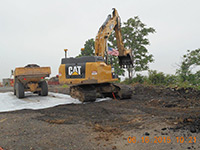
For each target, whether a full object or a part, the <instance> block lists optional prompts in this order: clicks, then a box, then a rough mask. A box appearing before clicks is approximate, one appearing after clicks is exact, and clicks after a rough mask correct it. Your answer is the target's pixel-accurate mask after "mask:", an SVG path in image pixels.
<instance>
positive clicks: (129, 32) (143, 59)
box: [109, 16, 155, 79]
mask: <svg viewBox="0 0 200 150" xmlns="http://www.w3.org/2000/svg"><path fill="white" fill-rule="evenodd" d="M121 31H122V38H123V42H124V46H125V48H127V49H131V50H132V55H133V64H134V68H132V69H131V68H129V69H128V72H129V79H131V78H132V76H133V75H134V73H135V72H137V71H144V70H148V69H149V66H148V64H149V63H150V62H153V55H152V54H149V53H148V50H147V48H146V46H147V45H150V42H149V39H148V38H147V36H148V35H149V34H150V33H155V29H154V28H152V27H147V26H146V25H145V24H144V23H143V22H141V21H140V19H139V17H137V16H136V17H134V18H130V19H128V20H127V22H124V26H123V27H122V28H121ZM109 41H110V43H111V44H110V45H111V46H112V47H113V48H117V42H116V38H115V36H114V34H112V35H111V36H110V37H109Z"/></svg>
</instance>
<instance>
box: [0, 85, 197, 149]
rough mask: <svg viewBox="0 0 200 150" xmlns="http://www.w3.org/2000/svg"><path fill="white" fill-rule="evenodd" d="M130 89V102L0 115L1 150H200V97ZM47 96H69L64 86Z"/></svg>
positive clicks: (138, 87) (146, 88)
mask: <svg viewBox="0 0 200 150" xmlns="http://www.w3.org/2000/svg"><path fill="white" fill-rule="evenodd" d="M131 88H132V89H133V95H132V98H131V99H128V100H115V99H113V100H109V101H103V102H99V103H87V104H70V105H60V106H56V107H53V108H48V109H43V110H20V111H14V112H7V113H0V147H2V148H3V149H6V150H29V149H30V150H46V149H48V150H51V149H52V150H65V149H66V150H68V149H69V150H70V149H75V150H76V149H77V150H79V149H86V150H87V149H88V150H91V149H113V150H115V149H119V150H122V149H125V150H126V149H127V150H128V149H139V150H140V149H141V150H142V149H149V150H151V149H152V150H154V149H155V150H165V149H180V150H181V149H200V143H199V142H200V92H199V91H195V90H193V89H177V88H164V87H155V86H154V87H153V86H144V85H139V84H137V85H134V86H131ZM49 90H50V91H53V92H59V93H68V92H69V90H68V88H67V87H65V88H64V86H50V87H49ZM0 91H1V89H0ZM3 92H5V90H4V91H3Z"/></svg>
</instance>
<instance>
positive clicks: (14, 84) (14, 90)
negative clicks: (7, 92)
mask: <svg viewBox="0 0 200 150" xmlns="http://www.w3.org/2000/svg"><path fill="white" fill-rule="evenodd" d="M14 95H16V83H15V84H14Z"/></svg>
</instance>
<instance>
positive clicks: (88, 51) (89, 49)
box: [77, 38, 95, 57]
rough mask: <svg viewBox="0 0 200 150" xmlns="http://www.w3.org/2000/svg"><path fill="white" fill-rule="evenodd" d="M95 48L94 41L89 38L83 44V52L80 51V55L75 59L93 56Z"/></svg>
mask: <svg viewBox="0 0 200 150" xmlns="http://www.w3.org/2000/svg"><path fill="white" fill-rule="evenodd" d="M94 51H95V46H94V39H93V38H91V39H89V40H87V41H86V42H85V44H84V50H81V54H80V55H78V56H77V57H81V56H94Z"/></svg>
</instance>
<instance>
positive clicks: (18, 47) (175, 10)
mask: <svg viewBox="0 0 200 150" xmlns="http://www.w3.org/2000/svg"><path fill="white" fill-rule="evenodd" d="M199 6H200V1H199V0H151V1H150V0H123V1H122V0H83V1H78V0H0V80H1V79H2V78H8V77H10V72H11V69H14V68H15V67H21V66H25V65H26V64H29V63H37V64H39V65H40V66H51V69H52V75H51V76H54V75H56V74H58V68H59V65H60V62H61V58H62V57H64V51H63V50H64V49H65V48H67V49H69V56H76V55H78V54H79V53H80V49H81V48H82V47H83V46H84V43H85V41H86V40H88V39H90V38H95V36H96V34H97V32H98V29H99V27H100V26H101V25H102V23H103V22H104V21H105V19H106V17H107V15H108V14H110V13H111V12H112V8H116V9H117V10H118V12H119V15H120V17H121V20H122V22H125V21H127V20H128V19H129V18H131V17H134V16H139V18H140V20H141V21H142V22H144V23H145V24H146V25H147V26H148V27H153V28H155V29H156V33H155V34H152V35H150V36H149V40H150V42H151V45H150V46H148V50H149V53H151V54H153V56H154V59H155V62H154V63H152V64H151V65H150V69H156V70H158V71H162V72H164V73H168V74H173V73H175V71H176V69H177V68H178V64H179V63H180V62H181V56H183V54H185V53H186V51H187V50H188V49H189V50H194V49H197V48H200V29H199V27H200V12H199Z"/></svg>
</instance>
